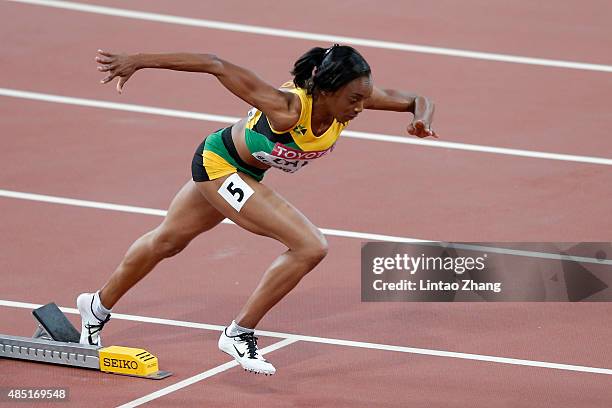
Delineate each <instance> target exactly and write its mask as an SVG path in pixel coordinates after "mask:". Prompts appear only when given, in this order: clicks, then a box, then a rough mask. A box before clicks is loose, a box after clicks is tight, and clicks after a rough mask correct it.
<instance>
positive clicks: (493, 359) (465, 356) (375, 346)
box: [0, 300, 612, 375]
mask: <svg viewBox="0 0 612 408" xmlns="http://www.w3.org/2000/svg"><path fill="white" fill-rule="evenodd" d="M0 306H6V307H14V308H21V309H35V308H37V307H40V306H42V305H38V304H34V303H24V302H15V301H9V300H0ZM60 310H61V311H62V312H64V313H70V314H77V315H78V314H79V313H78V310H77V309H74V308H67V307H60ZM112 318H113V319H119V320H131V321H138V322H144V323H155V324H163V325H167V326H178V327H188V328H193V329H204V330H214V331H221V330H223V326H219V325H210V324H202V323H195V322H185V321H180V320H169V319H160V318H152V317H145V316H135V315H126V314H119V313H113V317H112ZM256 333H257V334H258V335H260V336H266V337H275V338H281V339H289V340H295V341H304V342H309V343H320V344H329V345H335V346H345V347H356V348H362V349H369V350H381V351H394V352H398V353H408V354H419V355H425V356H436V357H447V358H458V359H462V360H474V361H484V362H490V363H498V364H509V365H519V366H528V367H539V368H548V369H555V370H565V371H576V372H583V373H593V374H605V375H612V369H609V368H599V367H589V366H580V365H573V364H563V363H551V362H546V361H537V360H524V359H518V358H508V357H497V356H489V355H482V354H471V353H459V352H455V351H444V350H433V349H424V348H416V347H406V346H393V345H389V344H379V343H368V342H363V341H353V340H342V339H331V338H326V337H315V336H304V335H300V334H292V333H281V332H274V331H267V330H256Z"/></svg>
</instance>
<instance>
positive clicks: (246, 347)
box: [219, 327, 276, 375]
mask: <svg viewBox="0 0 612 408" xmlns="http://www.w3.org/2000/svg"><path fill="white" fill-rule="evenodd" d="M219 349H220V350H221V351H223V352H225V353H227V354H229V355H230V356H232V357H234V358H235V359H236V361H237V362H238V363H239V364H240V365H241V366H242V368H244V369H245V370H246V371H251V372H253V373H256V374H265V375H273V374H274V373H275V372H276V368H274V366H273V365H272V364H270V363H269V362H268V361H267V360H266V359H265V358H263V356H262V355H261V354H259V350H258V349H257V337H256V336H255V335H254V334H253V333H242V334H239V335H237V336H228V334H227V327H226V328H225V330H223V333H221V337H219Z"/></svg>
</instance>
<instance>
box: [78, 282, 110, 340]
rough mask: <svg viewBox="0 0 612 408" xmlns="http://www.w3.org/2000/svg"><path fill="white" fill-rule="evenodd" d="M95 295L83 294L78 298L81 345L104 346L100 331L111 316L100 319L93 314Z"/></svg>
mask: <svg viewBox="0 0 612 408" xmlns="http://www.w3.org/2000/svg"><path fill="white" fill-rule="evenodd" d="M93 300H94V293H81V294H80V295H79V297H78V298H77V309H79V314H80V315H81V340H80V343H81V344H86V345H90V346H102V338H101V337H100V330H102V328H103V327H104V325H105V324H106V322H108V321H109V320H110V314H109V315H108V316H106V319H103V320H102V319H99V318H98V317H97V316H96V315H95V314H94V312H93V307H92V305H93Z"/></svg>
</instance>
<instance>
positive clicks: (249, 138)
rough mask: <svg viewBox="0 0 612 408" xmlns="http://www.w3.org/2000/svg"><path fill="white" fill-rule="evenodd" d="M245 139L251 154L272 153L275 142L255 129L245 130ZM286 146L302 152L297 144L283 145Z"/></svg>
mask: <svg viewBox="0 0 612 408" xmlns="http://www.w3.org/2000/svg"><path fill="white" fill-rule="evenodd" d="M244 139H245V141H246V145H247V147H248V148H249V151H250V152H251V153H255V152H266V153H272V150H273V149H274V145H276V143H275V142H272V141H271V140H268V138H266V136H265V135H262V134H261V133H258V132H256V131H254V130H253V129H248V128H247V129H244ZM283 145H284V146H287V147H290V148H292V149H295V150H300V151H301V150H302V149H300V147H299V146H298V145H297V144H296V143H295V142H290V143H283Z"/></svg>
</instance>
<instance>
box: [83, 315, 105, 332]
mask: <svg viewBox="0 0 612 408" xmlns="http://www.w3.org/2000/svg"><path fill="white" fill-rule="evenodd" d="M110 317H111V315H110V314H109V315H107V316H106V319H104V320H102V321H101V322H100V323H98V324H89V323H86V324H85V328H86V329H87V331H88V332H89V335H90V336H91V335H92V334H96V333H97V332H99V331H100V330H102V328H103V327H104V325H105V324H106V323H107V322H108V321H109V320H110ZM92 329H93V330H92Z"/></svg>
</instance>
